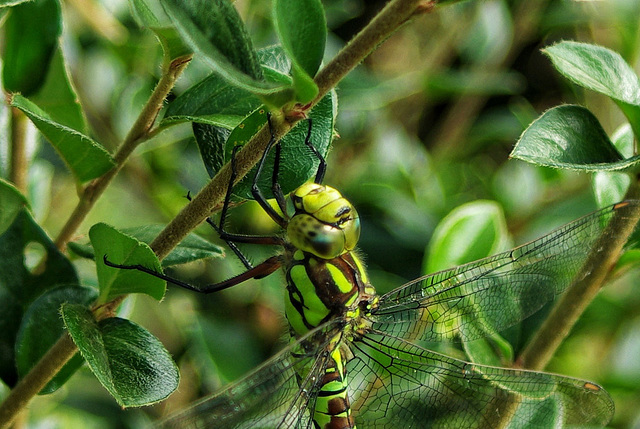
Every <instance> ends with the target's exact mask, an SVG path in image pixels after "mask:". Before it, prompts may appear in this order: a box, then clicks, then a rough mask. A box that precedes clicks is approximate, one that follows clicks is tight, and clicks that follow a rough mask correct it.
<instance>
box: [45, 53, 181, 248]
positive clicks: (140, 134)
mask: <svg viewBox="0 0 640 429" xmlns="http://www.w3.org/2000/svg"><path fill="white" fill-rule="evenodd" d="M190 60H191V56H186V57H182V58H178V59H176V60H174V61H173V62H172V63H171V64H170V66H169V67H168V69H167V71H166V72H165V73H163V75H162V77H161V78H160V81H159V82H158V85H156V87H155V89H154V90H153V93H152V94H151V96H150V97H149V100H147V103H146V104H145V106H144V107H143V109H142V112H140V115H139V116H138V119H137V120H136V122H135V123H134V124H133V126H132V127H131V130H130V131H129V133H128V134H127V136H126V137H125V139H124V141H123V142H122V145H120V147H119V148H118V150H117V151H116V153H115V155H114V156H113V159H114V161H115V164H116V165H115V167H113V168H112V169H111V170H109V171H108V172H107V173H105V174H104V175H102V176H100V177H99V178H97V179H95V180H94V181H93V182H91V183H90V184H89V185H87V186H86V187H85V188H84V190H83V191H82V194H81V195H80V201H78V205H77V206H76V208H75V209H74V210H73V212H72V213H71V216H70V217H69V219H68V220H67V222H66V223H65V225H64V226H63V227H62V230H61V231H60V233H59V234H58V237H57V238H56V240H55V244H56V246H57V247H58V248H59V249H61V250H63V249H64V248H65V246H66V245H67V243H68V242H69V240H71V238H72V237H73V234H75V232H76V230H77V229H78V228H79V227H80V224H81V223H82V221H83V220H84V219H85V218H86V216H87V214H89V211H91V209H92V208H93V206H94V204H95V203H96V201H97V200H98V199H99V198H100V196H101V195H102V193H103V192H104V191H105V189H107V187H108V186H109V184H110V183H111V181H112V180H113V178H114V177H115V176H116V174H117V173H118V172H119V171H120V169H121V168H122V167H123V165H124V163H125V162H126V160H127V159H128V157H129V155H131V153H132V152H133V151H134V149H135V148H136V147H138V145H139V144H140V143H142V142H144V141H145V140H147V139H148V137H149V135H150V130H151V127H152V126H153V123H154V122H155V120H156V117H157V116H158V112H160V109H162V106H163V104H164V99H165V98H166V96H167V95H168V94H169V91H171V89H172V88H173V86H174V85H175V82H176V80H177V79H178V77H179V76H180V74H181V73H182V72H183V71H184V69H185V67H186V66H187V64H188V63H189V61H190Z"/></svg>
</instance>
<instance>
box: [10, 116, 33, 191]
mask: <svg viewBox="0 0 640 429" xmlns="http://www.w3.org/2000/svg"><path fill="white" fill-rule="evenodd" d="M27 126H28V122H27V116H26V115H25V114H24V113H22V111H20V109H17V108H15V107H12V108H11V165H10V169H9V180H10V181H11V182H12V183H13V184H14V185H15V187H16V188H17V189H18V190H19V191H20V192H22V193H23V194H25V193H26V190H27V171H28V169H29V164H28V162H27V148H26V146H27Z"/></svg>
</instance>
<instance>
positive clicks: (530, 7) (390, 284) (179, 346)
mask: <svg viewBox="0 0 640 429" xmlns="http://www.w3.org/2000/svg"><path fill="white" fill-rule="evenodd" d="M323 3H324V5H325V9H326V14H327V19H328V24H329V43H328V49H327V52H326V57H325V58H326V59H329V58H331V57H332V56H333V55H334V54H335V53H336V52H337V51H338V50H339V49H340V47H341V46H343V45H344V44H345V43H346V41H348V40H349V39H350V38H351V37H352V36H353V35H354V34H355V33H356V32H357V31H358V30H359V29H360V28H362V27H363V25H365V24H366V23H367V22H368V21H369V20H370V18H371V17H372V16H373V15H374V14H375V13H376V12H377V11H378V10H379V9H380V8H381V7H382V6H383V5H384V4H385V2H384V1H380V0H378V1H363V0H326V1H324V2H323ZM235 6H236V7H237V8H238V10H239V11H240V13H241V15H242V17H243V19H244V20H245V22H246V23H247V26H248V27H249V30H250V34H251V36H252V39H253V42H254V45H255V46H256V47H257V48H260V47H264V46H269V45H271V44H274V43H277V40H276V39H275V32H274V30H273V22H272V18H271V5H270V2H268V1H265V0H237V1H236V2H235ZM63 13H64V23H65V26H64V29H63V47H64V52H65V56H66V60H67V62H68V67H69V68H70V71H71V74H72V77H73V81H74V83H75V86H76V88H77V91H78V93H79V95H80V99H81V102H82V104H83V106H84V108H85V110H86V112H87V115H88V120H89V123H90V126H91V129H92V132H93V135H94V136H95V137H96V139H97V140H98V141H100V142H103V143H104V144H105V145H107V146H108V148H110V149H112V148H113V147H115V146H116V144H117V143H118V142H120V141H122V139H123V138H124V135H125V133H126V132H127V130H128V129H129V128H130V126H131V124H132V122H133V121H134V120H135V118H136V116H137V114H138V113H139V110H140V108H141V107H142V105H143V103H144V102H145V101H146V99H147V97H148V96H149V94H150V92H151V90H152V88H153V86H154V85H155V82H156V81H157V79H158V77H159V72H160V65H161V48H160V46H159V44H158V43H157V41H156V39H155V38H154V36H153V35H152V34H151V32H149V31H143V30H141V29H139V28H138V26H137V25H136V23H135V21H134V20H133V18H132V16H131V12H130V9H129V5H128V3H127V1H126V0H117V1H116V0H101V1H99V0H68V1H65V2H64V4H63ZM638 16H640V2H638V1H637V0H603V1H571V0H533V1H532V0H483V1H467V2H461V3H457V4H455V5H453V6H450V7H446V8H444V7H443V8H441V9H436V11H435V12H434V13H431V14H427V15H424V16H420V17H418V18H416V19H414V20H413V21H412V22H410V23H409V24H407V25H405V26H404V27H403V28H402V29H401V30H400V31H398V32H397V33H396V34H395V35H394V36H393V37H392V38H391V39H389V40H388V41H387V42H386V43H385V44H383V45H382V46H381V47H380V48H379V49H378V50H377V51H376V52H375V53H374V54H373V55H372V56H371V57H370V58H368V59H367V60H366V61H365V63H364V64H363V65H362V66H360V67H359V68H358V69H356V70H355V71H354V72H353V73H351V74H350V75H349V76H347V78H346V79H345V80H344V81H343V82H342V83H341V84H340V85H339V87H338V96H339V114H338V119H337V126H336V132H337V133H338V134H339V138H336V139H335V141H334V145H333V149H332V151H331V153H330V156H329V158H328V172H327V177H326V180H325V182H326V183H328V184H331V185H332V186H335V187H336V188H338V189H340V190H341V191H342V192H343V193H344V194H345V195H346V196H347V197H348V198H349V199H350V200H351V201H352V202H353V203H354V204H355V206H356V207H357V208H358V210H359V213H360V217H361V219H362V224H363V230H362V238H361V240H360V246H359V247H360V249H361V250H362V253H363V255H364V258H365V260H366V262H367V265H368V268H369V271H370V274H371V277H372V279H373V283H374V285H375V286H376V287H377V288H378V290H379V291H380V292H385V291H388V290H390V289H392V288H394V287H397V286H399V285H400V284H402V283H403V282H405V281H407V280H410V279H412V278H414V277H417V276H419V275H421V274H422V273H423V271H422V270H423V268H422V267H423V266H426V264H425V262H424V261H426V260H427V259H428V245H429V240H430V238H431V236H432V234H433V231H434V228H435V227H436V225H437V224H438V222H439V221H440V220H441V219H442V218H443V217H444V216H446V215H447V214H448V213H449V212H450V211H451V210H453V209H454V208H456V207H458V206H459V205H461V204H463V203H467V202H471V201H475V200H478V199H483V200H493V201H495V202H497V203H498V205H499V207H501V208H502V210H503V212H504V216H505V218H506V225H507V229H508V231H509V234H510V235H511V240H510V241H511V242H512V243H513V244H521V243H523V242H525V241H528V240H530V239H533V238H535V237H538V236H540V235H542V234H543V233H546V232H548V231H550V230H551V229H553V228H554V227H556V226H559V225H561V224H563V223H566V222H568V221H570V220H573V219H575V218H577V217H579V216H581V215H583V214H586V213H588V212H590V211H592V210H595V209H596V208H597V207H596V204H595V199H594V197H593V192H592V190H591V180H592V178H591V176H590V175H588V174H584V173H572V172H567V171H559V170H550V169H544V168H540V167H535V166H532V165H529V164H526V163H523V162H520V161H515V160H513V161H510V160H509V159H508V154H509V152H510V151H511V149H512V147H513V145H514V143H515V141H516V139H517V138H518V136H519V135H520V134H521V133H522V131H523V130H524V128H525V127H526V126H527V125H528V124H529V123H530V122H531V121H533V120H534V119H535V118H536V117H537V116H538V115H539V114H540V113H541V112H543V111H544V110H546V109H548V108H550V107H553V106H555V105H558V104H562V103H578V104H583V105H586V106H587V107H588V108H590V109H591V110H592V111H593V112H594V113H595V114H596V116H597V117H598V118H599V120H600V121H601V123H602V124H603V126H604V128H605V130H606V131H607V133H609V134H611V133H613V132H614V131H615V130H616V129H617V128H618V127H619V126H620V125H622V124H623V123H624V118H623V116H622V114H621V113H620V112H619V110H618V109H617V108H616V107H615V105H614V104H613V103H612V102H611V101H610V100H609V99H607V98H605V97H604V96H601V95H597V94H594V93H590V92H588V91H585V90H582V89H581V88H578V87H576V86H574V85H572V84H570V83H568V82H567V81H566V80H564V79H563V78H562V77H561V76H560V75H559V74H558V73H557V72H555V71H554V69H553V68H552V66H551V63H550V61H549V59H548V58H546V57H545V56H543V55H542V53H541V52H540V49H541V48H543V47H545V46H548V45H550V44H552V43H554V42H557V41H559V40H567V39H572V40H578V41H584V42H589V43H595V44H600V45H603V46H606V47H608V48H610V49H613V50H616V51H618V52H619V53H620V54H621V55H622V56H623V57H624V58H625V59H626V60H627V62H629V63H630V64H631V65H632V67H634V68H635V70H637V71H640V68H639V67H638V55H639V53H640V26H638ZM208 74H209V70H208V69H207V67H206V66H204V65H203V64H202V63H199V62H198V59H197V58H196V59H195V60H194V61H193V62H192V64H191V65H190V66H189V67H188V68H187V70H186V72H185V74H184V76H183V77H182V78H181V80H180V81H179V82H178V85H177V87H176V88H175V91H174V93H175V95H178V94H180V93H181V92H183V91H184V90H186V89H187V88H189V87H190V86H191V85H193V84H194V83H196V82H198V81H200V80H201V79H202V78H204V77H205V76H207V75H208ZM169 101H171V100H169ZM2 109H6V107H2ZM2 117H3V118H6V114H3V115H2ZM0 126H3V127H6V120H3V123H0ZM3 134H4V133H3ZM33 153H34V155H33V161H32V165H31V167H30V174H29V180H30V187H29V192H30V201H31V204H32V207H33V209H34V211H35V213H36V216H37V218H38V220H39V221H40V222H41V223H42V224H43V225H44V227H45V229H46V230H47V231H49V233H50V234H51V235H55V234H56V233H57V232H58V231H59V230H60V228H61V226H62V224H63V222H64V221H65V220H66V219H67V217H68V215H69V213H70V211H71V210H72V209H73V207H74V205H75V203H76V198H77V197H76V191H75V187H74V185H73V181H72V179H71V178H70V177H68V176H66V173H65V168H64V166H63V165H62V163H61V161H60V160H59V158H58V157H57V155H56V154H55V153H54V152H53V150H52V149H51V148H50V147H49V146H48V145H46V144H38V145H37V146H36V147H35V148H34V149H33ZM3 159H4V156H3ZM3 168H4V167H3ZM207 179H208V176H207V173H206V171H205V168H204V166H203V164H202V161H201V159H200V155H199V153H198V149H197V146H196V144H195V142H194V141H193V138H192V136H191V128H190V126H189V125H187V124H185V125H181V126H177V127H172V128H170V129H169V130H168V131H166V132H164V133H161V134H160V135H159V136H158V137H156V138H154V139H153V140H152V141H151V142H148V143H146V144H145V145H143V147H142V148H141V149H139V150H138V151H137V156H135V157H134V158H133V159H132V160H131V162H129V163H128V164H127V166H126V167H125V169H124V170H123V171H122V173H121V174H120V175H119V177H118V179H117V180H116V182H115V183H114V184H113V186H111V188H110V189H109V190H108V191H107V193H106V194H105V195H104V197H103V198H102V199H101V200H100V201H99V203H98V205H97V206H96V208H95V209H94V210H93V212H92V213H91V215H90V216H89V218H88V219H87V220H86V221H85V223H84V224H83V227H82V228H81V231H82V233H84V234H86V232H87V231H88V229H89V227H90V226H91V225H92V224H94V223H96V222H99V221H102V222H107V223H109V224H112V225H114V226H117V227H118V228H124V227H129V226H137V225H143V224H148V223H167V222H168V221H169V220H170V219H171V218H172V216H173V215H175V214H176V213H177V212H178V211H179V210H180V209H181V208H182V207H183V206H184V204H185V203H186V200H185V198H184V196H185V195H186V193H187V191H191V192H192V193H195V192H197V191H198V190H199V189H200V188H201V187H202V186H203V185H204V183H206V181H207ZM229 228H230V229H231V230H234V231H243V232H248V233H271V232H273V231H275V226H274V225H273V224H272V223H271V222H270V220H269V219H268V218H266V216H265V215H264V214H263V213H261V211H260V210H259V208H258V207H257V205H256V204H253V203H246V204H244V205H242V206H241V207H238V208H237V209H235V210H234V211H233V214H232V215H231V216H230V221H229ZM198 232H199V233H200V234H201V235H203V236H204V237H206V238H208V239H210V240H212V241H216V240H217V238H216V237H215V234H214V233H213V231H211V230H209V229H208V228H207V227H206V226H202V227H200V229H199V230H198ZM81 238H82V237H80V239H81ZM503 244H504V246H507V245H508V243H503ZM243 250H245V251H246V253H247V254H248V255H249V256H250V258H251V259H252V260H253V261H260V260H261V259H262V258H264V257H266V256H269V255H270V254H271V253H272V252H273V251H274V250H273V249H266V250H265V249H255V248H247V247H244V248H243ZM228 254H230V255H231V257H228V258H226V259H219V260H211V261H207V262H206V263H194V264H190V265H188V266H183V267H180V268H177V269H175V270H173V271H172V272H171V274H173V275H175V276H178V277H180V278H181V279H187V280H188V281H191V282H194V283H211V282H215V281H218V280H221V279H224V278H226V277H229V276H230V275H232V274H233V273H237V272H239V271H240V270H241V265H240V264H239V263H238V262H237V261H235V260H234V258H233V255H232V254H231V253H230V252H228ZM76 264H77V267H78V270H79V271H80V273H81V275H84V277H85V278H84V283H85V284H92V283H93V284H95V278H94V274H93V272H94V269H93V264H92V263H91V262H88V261H86V260H82V259H77V260H76ZM637 278H638V273H637V272H628V273H627V274H626V275H624V276H622V277H621V278H619V279H616V281H614V282H613V283H612V284H609V285H608V286H607V287H606V288H605V289H604V290H603V291H602V293H600V295H599V296H598V297H597V299H596V300H595V301H594V302H593V303H592V305H591V306H590V307H589V309H588V310H587V312H586V314H585V315H584V316H583V318H582V319H581V320H580V322H579V323H578V325H577V326H576V327H575V328H574V330H573V331H572V333H571V336H570V337H569V338H568V339H567V340H566V341H565V343H564V344H563V346H562V347H561V349H560V350H559V351H558V353H557V355H556V358H555V359H554V360H553V361H552V362H551V364H550V366H549V367H548V368H547V370H549V371H552V372H558V373H561V374H564V375H569V376H575V377H580V378H585V379H588V380H593V381H595V382H598V383H600V384H602V385H603V386H604V387H605V388H606V389H607V390H608V391H609V392H610V394H611V395H612V396H613V398H614V400H615V402H616V407H617V410H616V415H615V418H614V420H613V421H612V423H611V427H616V428H631V427H639V428H640V410H639V409H638V407H637V404H638V403H640V388H638V384H639V383H640V359H639V358H638V356H640V294H638V293H637V287H638V284H637V282H636V281H635V280H636V279H637ZM283 284H284V278H283V276H282V275H281V274H279V273H278V274H275V275H272V276H270V277H269V278H267V279H263V280H260V281H250V282H247V283H246V284H243V285H240V286H237V287H234V288H232V289H231V290H227V291H224V292H222V293H217V294H214V295H210V296H205V295H199V294H195V293H191V292H188V291H185V290H181V289H179V288H177V287H171V286H170V288H169V291H168V292H167V296H166V299H165V300H164V302H162V303H157V302H155V301H154V300H152V299H150V298H149V297H147V296H138V297H135V298H134V297H131V298H129V299H128V301H127V303H126V305H125V306H124V308H123V309H122V310H121V311H125V312H127V313H128V314H129V317H130V318H131V319H132V320H134V321H136V322H138V323H140V324H141V325H143V326H145V327H147V328H148V329H149V330H150V331H151V332H152V333H154V334H155V335H157V336H158V337H159V338H160V339H161V340H162V341H163V343H164V344H165V346H166V347H167V349H168V350H169V351H170V352H171V353H172V354H173V356H174V358H175V360H176V362H177V363H178V365H179V367H180V370H181V374H182V380H181V384H180V388H179V390H178V391H177V392H176V393H175V394H174V395H173V396H172V397H171V398H169V399H168V400H167V401H165V402H163V403H161V404H158V405H157V406H155V407H146V408H144V409H128V410H121V409H120V408H119V407H118V406H117V404H116V403H115V401H114V400H113V399H112V398H111V397H110V396H109V395H108V394H107V392H106V391H105V390H104V389H103V388H102V387H101V386H100V385H99V383H98V381H97V380H96V379H95V378H94V377H93V375H91V374H90V372H89V371H88V370H87V369H86V368H85V369H83V370H81V371H79V372H78V373H77V374H76V375H75V376H74V377H73V378H72V379H71V381H70V382H69V383H68V384H67V385H66V386H65V388H63V389H62V390H61V391H59V392H57V393H55V394H54V395H52V396H51V397H40V398H38V399H36V401H34V402H33V404H32V406H31V410H30V416H29V417H28V421H29V423H28V427H47V428H52V427H95V428H113V427H124V428H136V427H141V426H142V425H143V424H145V423H146V422H148V421H149V420H150V419H155V418H157V417H158V416H159V415H162V414H165V413H167V412H170V411H175V410H177V409H180V408H183V407H185V406H186V405H187V404H188V403H190V402H192V401H193V400H195V399H197V398H199V397H201V396H203V395H205V394H207V393H211V392H214V391H216V390H217V389H218V388H219V387H220V386H221V385H222V384H224V383H227V382H229V381H231V380H234V379H236V378H238V377H239V376H241V375H242V374H244V373H245V372H247V371H248V370H250V369H252V368H253V367H255V366H256V365H257V364H259V363H260V362H262V361H263V360H264V359H266V358H267V357H269V356H270V355H272V354H273V353H274V352H275V350H277V347H278V345H279V344H281V342H280V341H281V338H282V334H283V333H284V332H285V329H286V328H285V326H286V325H285V320H284V318H283V312H282V310H283V308H282V307H283V302H282V294H283ZM540 317H541V316H537V317H536V316H534V317H533V318H530V320H527V321H525V322H524V323H523V327H524V328H523V329H524V330H525V331H526V330H527V329H529V330H530V329H535V326H537V325H536V323H537V320H538V319H539V318H540ZM516 347H517V345H516ZM516 352H517V350H516Z"/></svg>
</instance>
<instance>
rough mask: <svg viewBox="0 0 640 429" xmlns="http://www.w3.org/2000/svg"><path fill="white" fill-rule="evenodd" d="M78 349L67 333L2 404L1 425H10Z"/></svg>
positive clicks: (0, 410)
mask: <svg viewBox="0 0 640 429" xmlns="http://www.w3.org/2000/svg"><path fill="white" fill-rule="evenodd" d="M77 351H78V348H77V347H76V345H75V344H74V343H73V340H72V339H71V337H70V336H69V335H68V334H66V333H65V334H64V335H63V336H62V337H61V338H60V339H59V340H58V342H57V343H56V344H54V346H53V347H51V349H49V351H48V352H47V353H46V354H45V355H44V356H43V357H42V359H40V361H39V362H38V363H37V364H36V366H34V367H33V368H32V369H31V371H29V373H28V374H27V375H25V376H24V378H22V379H21V380H20V381H19V382H18V384H16V386H15V387H14V388H13V389H12V390H11V393H10V394H9V396H7V399H5V401H4V402H3V403H2V405H0V427H1V428H5V427H9V425H10V424H11V422H12V421H13V420H14V419H15V418H16V416H17V415H18V413H19V412H21V411H22V410H23V409H24V408H25V407H26V406H27V404H28V403H29V401H30V400H31V398H33V397H34V396H35V395H37V394H38V392H40V391H41V390H42V389H43V388H44V387H45V386H46V385H47V383H48V382H49V381H50V380H51V379H52V378H53V376H54V375H55V374H57V373H58V371H60V370H61V369H62V367H63V366H64V365H65V364H66V363H67V362H68V361H69V359H71V358H72V357H73V356H74V355H75V354H76V352H77Z"/></svg>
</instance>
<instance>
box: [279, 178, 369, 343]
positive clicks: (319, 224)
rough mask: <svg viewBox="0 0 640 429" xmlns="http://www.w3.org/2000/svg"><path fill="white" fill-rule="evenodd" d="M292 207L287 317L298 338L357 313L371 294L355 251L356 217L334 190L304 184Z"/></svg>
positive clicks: (327, 187)
mask: <svg viewBox="0 0 640 429" xmlns="http://www.w3.org/2000/svg"><path fill="white" fill-rule="evenodd" d="M290 199H291V202H292V203H293V207H294V209H295V212H294V214H293V215H292V216H291V219H290V220H289V223H288V225H287V237H288V239H289V242H290V243H291V245H292V246H293V247H294V249H291V250H290V251H289V252H288V254H287V258H286V259H287V264H286V276H287V290H288V293H287V295H286V298H285V307H286V314H287V319H288V320H289V324H290V325H291V327H292V329H293V331H294V332H295V334H297V335H303V334H304V333H306V332H308V331H309V330H310V329H313V328H314V327H316V326H318V325H320V324H321V323H322V322H325V321H327V320H329V319H332V318H334V317H338V316H341V315H345V314H346V315H347V316H349V315H352V316H353V317H356V315H357V314H358V305H359V303H360V301H361V300H362V299H363V298H368V297H371V296H373V295H374V293H375V292H374V290H373V287H372V286H371V285H369V280H368V278H367V275H366V273H365V271H364V267H363V265H362V262H361V261H360V259H359V258H358V256H357V255H356V254H355V251H354V248H355V246H356V244H357V242H358V238H359V236H360V219H359V218H358V213H357V212H356V210H355V208H354V207H353V205H351V203H350V202H349V201H347V200H346V199H345V198H344V197H343V196H342V195H341V194H340V192H338V191H337V190H336V189H334V188H331V187H329V186H324V185H319V184H317V183H307V184H304V185H302V186H301V187H299V188H298V189H296V190H295V191H293V192H292V193H291V195H290Z"/></svg>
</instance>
